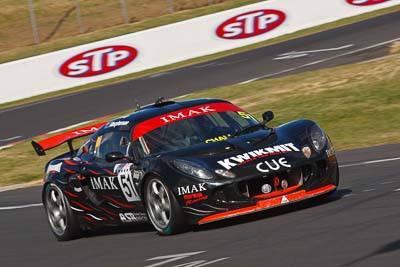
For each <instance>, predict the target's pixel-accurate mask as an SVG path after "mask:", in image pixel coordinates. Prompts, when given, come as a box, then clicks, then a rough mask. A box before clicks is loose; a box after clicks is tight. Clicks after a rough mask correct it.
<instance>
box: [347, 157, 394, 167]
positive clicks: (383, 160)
mask: <svg viewBox="0 0 400 267" xmlns="http://www.w3.org/2000/svg"><path fill="white" fill-rule="evenodd" d="M395 160H400V157H399V158H388V159H378V160H371V161H364V162H359V163H353V164H345V165H340V166H339V168H346V167H352V166H360V165H368V164H375V163H381V162H388V161H395Z"/></svg>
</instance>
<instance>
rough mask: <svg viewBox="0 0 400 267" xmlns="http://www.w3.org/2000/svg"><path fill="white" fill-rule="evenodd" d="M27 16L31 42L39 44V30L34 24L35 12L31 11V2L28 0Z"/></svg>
mask: <svg viewBox="0 0 400 267" xmlns="http://www.w3.org/2000/svg"><path fill="white" fill-rule="evenodd" d="M28 8H29V16H30V18H31V26H32V34H33V41H34V42H35V44H38V43H40V37H39V30H38V26H37V24H36V16H35V10H34V9H33V4H32V0H28Z"/></svg>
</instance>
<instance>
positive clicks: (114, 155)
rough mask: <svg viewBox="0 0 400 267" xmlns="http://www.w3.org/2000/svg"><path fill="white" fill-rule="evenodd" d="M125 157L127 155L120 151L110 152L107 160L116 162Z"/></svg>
mask: <svg viewBox="0 0 400 267" xmlns="http://www.w3.org/2000/svg"><path fill="white" fill-rule="evenodd" d="M124 158H125V155H124V154H122V153H121V152H119V151H115V152H110V153H108V154H107V155H106V161H107V162H114V161H118V160H122V159H124Z"/></svg>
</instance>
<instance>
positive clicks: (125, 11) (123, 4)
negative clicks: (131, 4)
mask: <svg viewBox="0 0 400 267" xmlns="http://www.w3.org/2000/svg"><path fill="white" fill-rule="evenodd" d="M120 2H121V8H122V15H123V17H124V23H125V24H128V23H129V15H128V7H127V6H126V1H125V0H120Z"/></svg>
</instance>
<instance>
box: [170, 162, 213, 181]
mask: <svg viewBox="0 0 400 267" xmlns="http://www.w3.org/2000/svg"><path fill="white" fill-rule="evenodd" d="M173 163H174V166H175V167H176V168H177V169H178V170H180V171H182V172H184V173H186V174H188V175H190V176H193V177H196V178H200V179H205V180H209V179H212V178H214V176H213V174H212V173H211V172H209V171H208V170H206V169H204V168H203V167H201V166H199V165H197V164H196V163H194V162H189V161H186V160H174V161H173Z"/></svg>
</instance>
